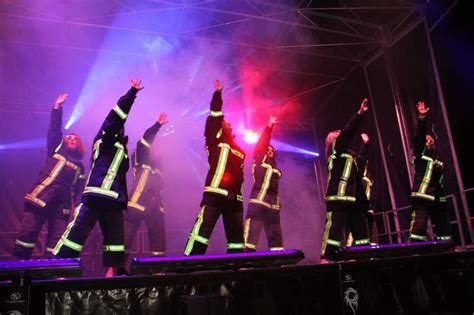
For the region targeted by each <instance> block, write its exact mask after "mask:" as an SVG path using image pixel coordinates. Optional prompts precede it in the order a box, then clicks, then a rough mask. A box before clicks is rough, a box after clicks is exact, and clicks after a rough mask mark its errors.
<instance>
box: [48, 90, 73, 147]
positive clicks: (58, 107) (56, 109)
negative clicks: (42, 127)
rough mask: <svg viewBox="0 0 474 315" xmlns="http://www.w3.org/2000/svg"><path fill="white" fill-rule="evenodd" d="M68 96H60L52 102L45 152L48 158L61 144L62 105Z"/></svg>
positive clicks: (65, 94)
mask: <svg viewBox="0 0 474 315" xmlns="http://www.w3.org/2000/svg"><path fill="white" fill-rule="evenodd" d="M67 97H68V94H67V93H64V94H60V95H59V96H58V97H57V98H56V101H55V102H54V106H53V110H52V111H51V120H50V123H49V128H48V140H47V150H48V156H50V155H53V154H54V152H55V150H56V148H57V147H58V146H59V145H60V144H61V141H62V139H63V133H62V131H61V125H62V119H63V103H64V102H65V101H66V100H67Z"/></svg>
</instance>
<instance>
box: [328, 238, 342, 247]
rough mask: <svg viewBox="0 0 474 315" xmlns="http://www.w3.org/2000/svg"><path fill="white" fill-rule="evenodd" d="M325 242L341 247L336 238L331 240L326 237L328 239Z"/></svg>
mask: <svg viewBox="0 0 474 315" xmlns="http://www.w3.org/2000/svg"><path fill="white" fill-rule="evenodd" d="M326 243H328V244H329V245H333V246H337V247H341V242H339V241H336V240H332V239H330V238H328V239H327V240H326Z"/></svg>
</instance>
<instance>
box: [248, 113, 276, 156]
mask: <svg viewBox="0 0 474 315" xmlns="http://www.w3.org/2000/svg"><path fill="white" fill-rule="evenodd" d="M277 122H278V120H277V118H276V117H275V116H270V118H269V119H268V124H267V125H266V126H265V129H264V130H263V132H262V134H261V135H260V138H259V139H258V142H257V143H256V144H255V150H254V153H253V157H254V159H255V160H256V161H260V160H262V159H263V157H264V156H265V154H266V153H267V148H268V146H269V145H270V141H271V139H272V131H273V125H274V124H276V123H277Z"/></svg>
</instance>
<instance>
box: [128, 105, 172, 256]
mask: <svg viewBox="0 0 474 315" xmlns="http://www.w3.org/2000/svg"><path fill="white" fill-rule="evenodd" d="M167 122H168V121H167V115H166V114H164V113H162V114H160V116H159V117H158V119H157V121H156V122H155V123H154V124H153V126H151V127H150V128H148V129H147V130H146V131H145V133H144V134H143V137H142V138H141V139H140V141H138V142H137V148H136V150H135V153H134V154H133V178H134V183H133V189H132V193H131V197H130V201H129V202H128V211H127V212H126V213H125V248H126V250H127V251H128V250H129V249H130V248H131V246H132V244H133V241H134V239H135V236H136V233H137V230H138V228H139V227H140V224H141V223H142V222H144V223H145V225H146V227H147V229H148V239H149V243H150V252H151V255H152V256H161V255H164V254H165V249H166V239H165V208H164V205H163V199H162V190H163V174H162V173H161V171H160V169H159V167H158V162H157V160H156V158H153V156H152V153H151V147H152V145H153V141H154V140H155V136H156V134H157V133H158V131H159V130H160V128H161V126H162V125H164V124H165V123H167Z"/></svg>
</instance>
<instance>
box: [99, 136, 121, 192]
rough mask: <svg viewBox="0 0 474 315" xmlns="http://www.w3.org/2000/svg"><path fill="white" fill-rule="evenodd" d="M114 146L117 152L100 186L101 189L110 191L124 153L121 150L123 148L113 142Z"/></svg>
mask: <svg viewBox="0 0 474 315" xmlns="http://www.w3.org/2000/svg"><path fill="white" fill-rule="evenodd" d="M114 146H115V147H117V148H118V150H117V152H116V153H115V155H114V158H113V160H112V163H111V164H110V167H109V169H108V170H107V175H105V178H104V181H103V182H102V185H101V186H100V187H101V188H103V189H110V187H112V183H113V182H114V180H115V177H116V176H117V172H118V169H119V167H120V164H121V163H122V160H123V158H124V157H125V151H124V149H123V146H122V145H121V144H119V143H118V142H115V144H114Z"/></svg>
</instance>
